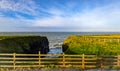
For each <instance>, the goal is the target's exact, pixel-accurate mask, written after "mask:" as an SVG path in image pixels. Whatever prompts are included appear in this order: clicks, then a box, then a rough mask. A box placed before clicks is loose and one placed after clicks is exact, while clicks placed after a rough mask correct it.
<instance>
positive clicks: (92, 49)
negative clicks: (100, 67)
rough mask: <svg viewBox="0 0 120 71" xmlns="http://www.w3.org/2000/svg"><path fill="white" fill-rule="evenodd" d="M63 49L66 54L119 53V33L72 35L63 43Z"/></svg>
mask: <svg viewBox="0 0 120 71" xmlns="http://www.w3.org/2000/svg"><path fill="white" fill-rule="evenodd" d="M62 47H63V51H64V52H65V53H67V54H97V55H117V54H120V35H119V34H116V35H115V34H113V35H83V36H78V35H73V36H69V37H68V38H67V39H66V40H65V41H64V43H63V46H62Z"/></svg>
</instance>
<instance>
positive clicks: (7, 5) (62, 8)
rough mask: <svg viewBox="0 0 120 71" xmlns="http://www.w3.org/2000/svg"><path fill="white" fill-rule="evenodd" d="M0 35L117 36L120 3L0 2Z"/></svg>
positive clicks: (117, 0) (109, 0)
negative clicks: (103, 33) (114, 34)
mask: <svg viewBox="0 0 120 71" xmlns="http://www.w3.org/2000/svg"><path fill="white" fill-rule="evenodd" d="M0 32H120V0H0Z"/></svg>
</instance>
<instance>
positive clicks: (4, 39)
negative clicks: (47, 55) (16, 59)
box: [0, 36, 44, 53]
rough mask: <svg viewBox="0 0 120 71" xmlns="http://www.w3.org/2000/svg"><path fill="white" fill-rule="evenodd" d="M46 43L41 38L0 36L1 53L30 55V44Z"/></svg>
mask: <svg viewBox="0 0 120 71" xmlns="http://www.w3.org/2000/svg"><path fill="white" fill-rule="evenodd" d="M35 41H44V38H42V37H40V36H0V53H13V52H16V53H28V51H29V50H30V43H33V42H35Z"/></svg>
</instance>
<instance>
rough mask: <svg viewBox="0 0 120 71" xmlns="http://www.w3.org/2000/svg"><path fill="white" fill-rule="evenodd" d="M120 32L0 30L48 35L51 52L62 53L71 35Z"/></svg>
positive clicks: (13, 33)
mask: <svg viewBox="0 0 120 71" xmlns="http://www.w3.org/2000/svg"><path fill="white" fill-rule="evenodd" d="M95 34H120V32H0V36H30V35H31V36H32V35H37V36H47V38H48V40H49V47H50V52H49V53H52V54H54V53H57V54H58V53H62V48H61V45H62V43H63V41H64V40H65V39H66V38H67V36H70V35H95Z"/></svg>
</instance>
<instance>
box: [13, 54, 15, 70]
mask: <svg viewBox="0 0 120 71" xmlns="http://www.w3.org/2000/svg"><path fill="white" fill-rule="evenodd" d="M15 58H16V53H13V68H14V69H15V67H16V59H15Z"/></svg>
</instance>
